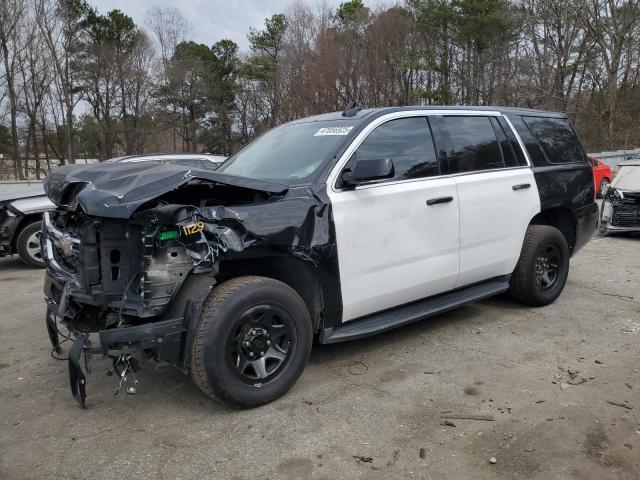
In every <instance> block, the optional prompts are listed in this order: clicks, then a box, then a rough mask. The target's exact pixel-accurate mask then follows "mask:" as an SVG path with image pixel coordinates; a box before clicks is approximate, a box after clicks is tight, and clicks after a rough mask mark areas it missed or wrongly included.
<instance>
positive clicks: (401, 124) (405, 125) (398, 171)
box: [349, 117, 440, 182]
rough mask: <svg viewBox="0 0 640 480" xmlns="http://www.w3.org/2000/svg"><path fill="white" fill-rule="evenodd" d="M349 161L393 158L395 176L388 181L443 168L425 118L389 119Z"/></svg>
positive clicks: (434, 173) (425, 173)
mask: <svg viewBox="0 0 640 480" xmlns="http://www.w3.org/2000/svg"><path fill="white" fill-rule="evenodd" d="M354 157H355V158H353V157H352V159H351V161H350V162H349V163H352V162H353V161H360V160H374V159H384V158H390V159H391V160H393V165H394V167H395V175H394V176H393V178H390V179H387V180H385V182H393V181H398V180H407V179H411V178H423V177H433V176H437V175H440V167H439V165H438V158H437V156H436V152H435V148H434V146H433V139H432V137H431V131H430V130H429V124H428V123H427V118H426V117H409V118H399V119H396V120H390V121H388V122H386V123H383V124H382V125H380V126H379V127H377V128H376V129H375V130H373V131H372V132H371V133H370V134H369V135H368V136H367V138H365V139H364V141H363V142H362V143H361V144H360V146H359V147H358V149H357V150H356V151H355V153H354Z"/></svg>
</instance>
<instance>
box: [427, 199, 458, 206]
mask: <svg viewBox="0 0 640 480" xmlns="http://www.w3.org/2000/svg"><path fill="white" fill-rule="evenodd" d="M452 201H453V197H436V198H430V199H429V200H427V205H429V206H431V205H437V204H439V203H449V202H452Z"/></svg>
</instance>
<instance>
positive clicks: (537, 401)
mask: <svg viewBox="0 0 640 480" xmlns="http://www.w3.org/2000/svg"><path fill="white" fill-rule="evenodd" d="M544 402H545V400H536V403H544Z"/></svg>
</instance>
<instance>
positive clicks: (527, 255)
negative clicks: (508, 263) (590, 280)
mask: <svg viewBox="0 0 640 480" xmlns="http://www.w3.org/2000/svg"><path fill="white" fill-rule="evenodd" d="M568 274H569V247H568V246H567V241H566V239H565V238H564V235H563V234H562V233H561V232H560V230H558V229H557V228H554V227H551V226H548V225H529V228H527V234H526V236H525V239H524V244H523V246H522V252H521V253H520V258H519V260H518V263H517V265H516V268H515V270H514V271H513V275H512V276H511V287H510V290H509V293H510V294H511V296H512V297H513V298H514V299H515V300H518V301H519V302H521V303H524V304H525V305H531V306H534V307H541V306H543V305H548V304H550V303H551V302H553V301H554V300H555V299H556V298H558V296H559V295H560V293H562V289H563V288H564V284H565V283H566V281H567V276H568Z"/></svg>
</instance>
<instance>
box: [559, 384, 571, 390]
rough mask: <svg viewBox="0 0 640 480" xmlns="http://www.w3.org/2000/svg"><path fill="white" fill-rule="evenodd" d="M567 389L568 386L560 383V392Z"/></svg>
mask: <svg viewBox="0 0 640 480" xmlns="http://www.w3.org/2000/svg"><path fill="white" fill-rule="evenodd" d="M567 388H569V384H568V383H564V382H562V383H561V384H560V390H565V389H567Z"/></svg>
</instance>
